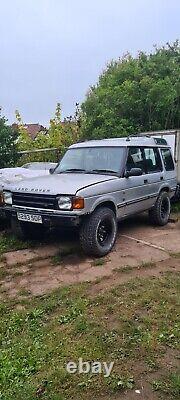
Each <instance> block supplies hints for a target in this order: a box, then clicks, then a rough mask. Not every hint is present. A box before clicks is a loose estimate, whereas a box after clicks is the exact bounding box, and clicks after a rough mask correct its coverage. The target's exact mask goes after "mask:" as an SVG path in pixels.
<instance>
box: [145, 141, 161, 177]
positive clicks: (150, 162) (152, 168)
mask: <svg viewBox="0 0 180 400" xmlns="http://www.w3.org/2000/svg"><path fill="white" fill-rule="evenodd" d="M144 154H145V160H146V170H147V173H153V172H160V171H162V162H161V158H160V154H159V150H158V149H157V148H151V147H150V148H147V147H145V148H144Z"/></svg>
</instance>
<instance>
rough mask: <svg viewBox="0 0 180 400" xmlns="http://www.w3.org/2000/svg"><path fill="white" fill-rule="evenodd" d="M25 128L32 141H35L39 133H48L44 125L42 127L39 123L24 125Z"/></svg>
mask: <svg viewBox="0 0 180 400" xmlns="http://www.w3.org/2000/svg"><path fill="white" fill-rule="evenodd" d="M24 128H25V129H26V130H27V132H28V133H29V136H30V137H31V139H35V138H36V136H37V134H38V133H39V132H41V131H46V128H45V127H44V126H43V125H40V124H39V123H36V124H24Z"/></svg>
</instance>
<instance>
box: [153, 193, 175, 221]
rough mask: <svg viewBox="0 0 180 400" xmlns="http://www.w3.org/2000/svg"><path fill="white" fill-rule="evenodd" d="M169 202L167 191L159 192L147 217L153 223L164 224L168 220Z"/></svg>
mask: <svg viewBox="0 0 180 400" xmlns="http://www.w3.org/2000/svg"><path fill="white" fill-rule="evenodd" d="M170 213H171V202H170V198H169V194H168V193H167V192H161V193H160V195H159V197H158V198H157V200H156V203H155V205H154V207H153V208H152V209H151V210H150V211H149V218H150V221H151V223H152V224H153V225H159V226H164V225H166V224H167V223H168V221H169V216H170Z"/></svg>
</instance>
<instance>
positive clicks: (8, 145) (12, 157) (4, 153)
mask: <svg viewBox="0 0 180 400" xmlns="http://www.w3.org/2000/svg"><path fill="white" fill-rule="evenodd" d="M0 112H1V110H0ZM16 139H17V132H16V131H15V130H14V129H13V128H11V127H10V126H8V125H7V120H6V119H5V118H4V117H2V116H1V113H0V168H5V167H11V166H13V165H14V164H15V163H16V161H17V159H18V153H17V146H16Z"/></svg>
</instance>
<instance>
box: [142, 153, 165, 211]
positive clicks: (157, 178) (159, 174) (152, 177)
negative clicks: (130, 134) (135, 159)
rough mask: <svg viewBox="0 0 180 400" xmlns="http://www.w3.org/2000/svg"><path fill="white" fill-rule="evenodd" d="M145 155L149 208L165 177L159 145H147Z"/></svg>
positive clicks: (146, 191)
mask: <svg viewBox="0 0 180 400" xmlns="http://www.w3.org/2000/svg"><path fill="white" fill-rule="evenodd" d="M144 157H145V169H146V184H145V188H144V189H145V194H146V196H147V197H148V199H147V205H148V208H149V207H151V206H152V205H153V204H154V202H155V200H156V197H157V195H158V193H159V190H160V187H161V186H162V183H163V180H164V178H165V177H164V172H163V166H162V161H161V157H160V153H159V149H158V148H157V147H145V148H144Z"/></svg>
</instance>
